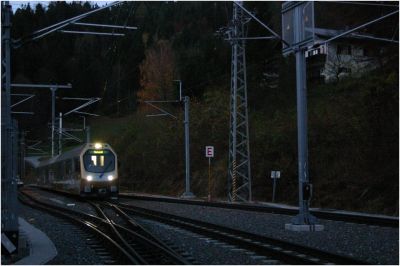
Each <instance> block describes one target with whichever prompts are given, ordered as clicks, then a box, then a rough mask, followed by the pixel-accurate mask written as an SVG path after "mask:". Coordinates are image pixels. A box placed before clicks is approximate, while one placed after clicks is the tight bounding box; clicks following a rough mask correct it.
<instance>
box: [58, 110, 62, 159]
mask: <svg viewBox="0 0 400 266" xmlns="http://www.w3.org/2000/svg"><path fill="white" fill-rule="evenodd" d="M58 124H59V129H58V155H60V154H61V153H62V113H60V114H59V117H58Z"/></svg>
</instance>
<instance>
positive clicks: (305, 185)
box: [282, 2, 324, 231]
mask: <svg viewBox="0 0 400 266" xmlns="http://www.w3.org/2000/svg"><path fill="white" fill-rule="evenodd" d="M282 10H283V11H282V13H283V20H282V21H283V25H282V30H283V36H284V38H285V36H288V35H290V34H292V35H291V36H293V40H292V43H291V44H288V45H287V46H286V48H285V46H284V54H285V53H286V52H285V49H291V51H293V52H294V53H295V57H296V93H297V147H298V178H299V214H298V215H297V216H295V217H294V218H293V219H292V223H291V224H285V229H287V230H293V231H321V230H323V228H324V227H323V225H320V224H316V223H317V219H316V218H315V217H314V216H313V215H311V214H310V200H311V195H312V185H311V183H310V178H309V175H308V140H307V76H306V67H307V66H306V57H305V53H306V51H307V49H308V47H307V45H309V43H311V42H313V40H314V34H313V29H314V4H313V3H312V2H285V3H284V4H283V5H282ZM291 25H293V27H291Z"/></svg>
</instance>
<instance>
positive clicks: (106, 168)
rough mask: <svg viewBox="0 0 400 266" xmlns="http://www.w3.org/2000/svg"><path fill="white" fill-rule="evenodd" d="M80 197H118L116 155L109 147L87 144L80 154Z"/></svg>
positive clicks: (106, 145) (99, 144)
mask: <svg viewBox="0 0 400 266" xmlns="http://www.w3.org/2000/svg"><path fill="white" fill-rule="evenodd" d="M80 157H81V166H83V167H81V169H82V171H81V195H97V196H111V197H117V196H118V190H119V189H118V164H117V155H116V153H115V152H114V150H113V149H112V148H111V147H110V145H108V144H105V143H89V144H87V146H86V147H85V149H84V150H83V151H82V153H81V156H80Z"/></svg>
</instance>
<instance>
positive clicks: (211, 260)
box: [135, 218, 278, 265]
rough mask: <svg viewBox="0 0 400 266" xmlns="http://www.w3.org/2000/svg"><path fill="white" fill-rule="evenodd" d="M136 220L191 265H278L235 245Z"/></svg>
mask: <svg viewBox="0 0 400 266" xmlns="http://www.w3.org/2000/svg"><path fill="white" fill-rule="evenodd" d="M135 220H136V221H137V222H138V223H139V224H141V225H142V226H143V227H145V228H146V229H147V230H149V231H150V232H152V233H153V234H154V235H155V236H156V237H157V238H158V239H160V240H161V241H163V242H164V243H166V244H167V245H171V244H172V248H173V249H174V250H175V251H177V252H178V253H180V254H182V253H183V255H184V256H185V257H188V258H190V259H191V260H189V263H192V264H202V265H221V264H222V265H227V264H228V265H249V264H250V265H260V264H278V261H276V260H269V259H268V258H267V257H256V256H253V255H254V253H251V252H247V251H245V250H238V249H237V247H235V246H233V245H227V244H225V243H222V242H219V241H216V240H213V239H209V238H207V237H203V236H200V235H198V234H195V233H192V232H189V231H186V230H183V229H179V228H176V227H173V226H169V225H166V224H162V223H159V222H154V221H150V220H146V219H142V218H136V219H135ZM235 248H236V249H235Z"/></svg>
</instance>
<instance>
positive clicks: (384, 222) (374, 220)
mask: <svg viewBox="0 0 400 266" xmlns="http://www.w3.org/2000/svg"><path fill="white" fill-rule="evenodd" d="M119 197H120V198H127V199H137V200H147V201H159V202H170V203H178V204H187V205H199V206H208V207H215V208H224V209H236V210H246V211H255V212H264V213H274V214H285V215H296V214H297V213H298V210H297V208H285V207H274V206H263V205H260V204H246V203H229V202H217V201H214V202H208V201H204V200H191V199H178V198H167V197H157V196H154V197H153V196H144V195H131V194H126V193H119ZM310 212H311V214H313V215H314V216H316V217H318V218H320V219H326V220H332V221H341V222H351V223H358V224H368V225H376V226H384V227H394V228H398V227H399V218H398V217H393V218H392V217H380V216H370V215H359V214H351V213H337V212H331V211H323V210H311V211H310Z"/></svg>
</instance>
